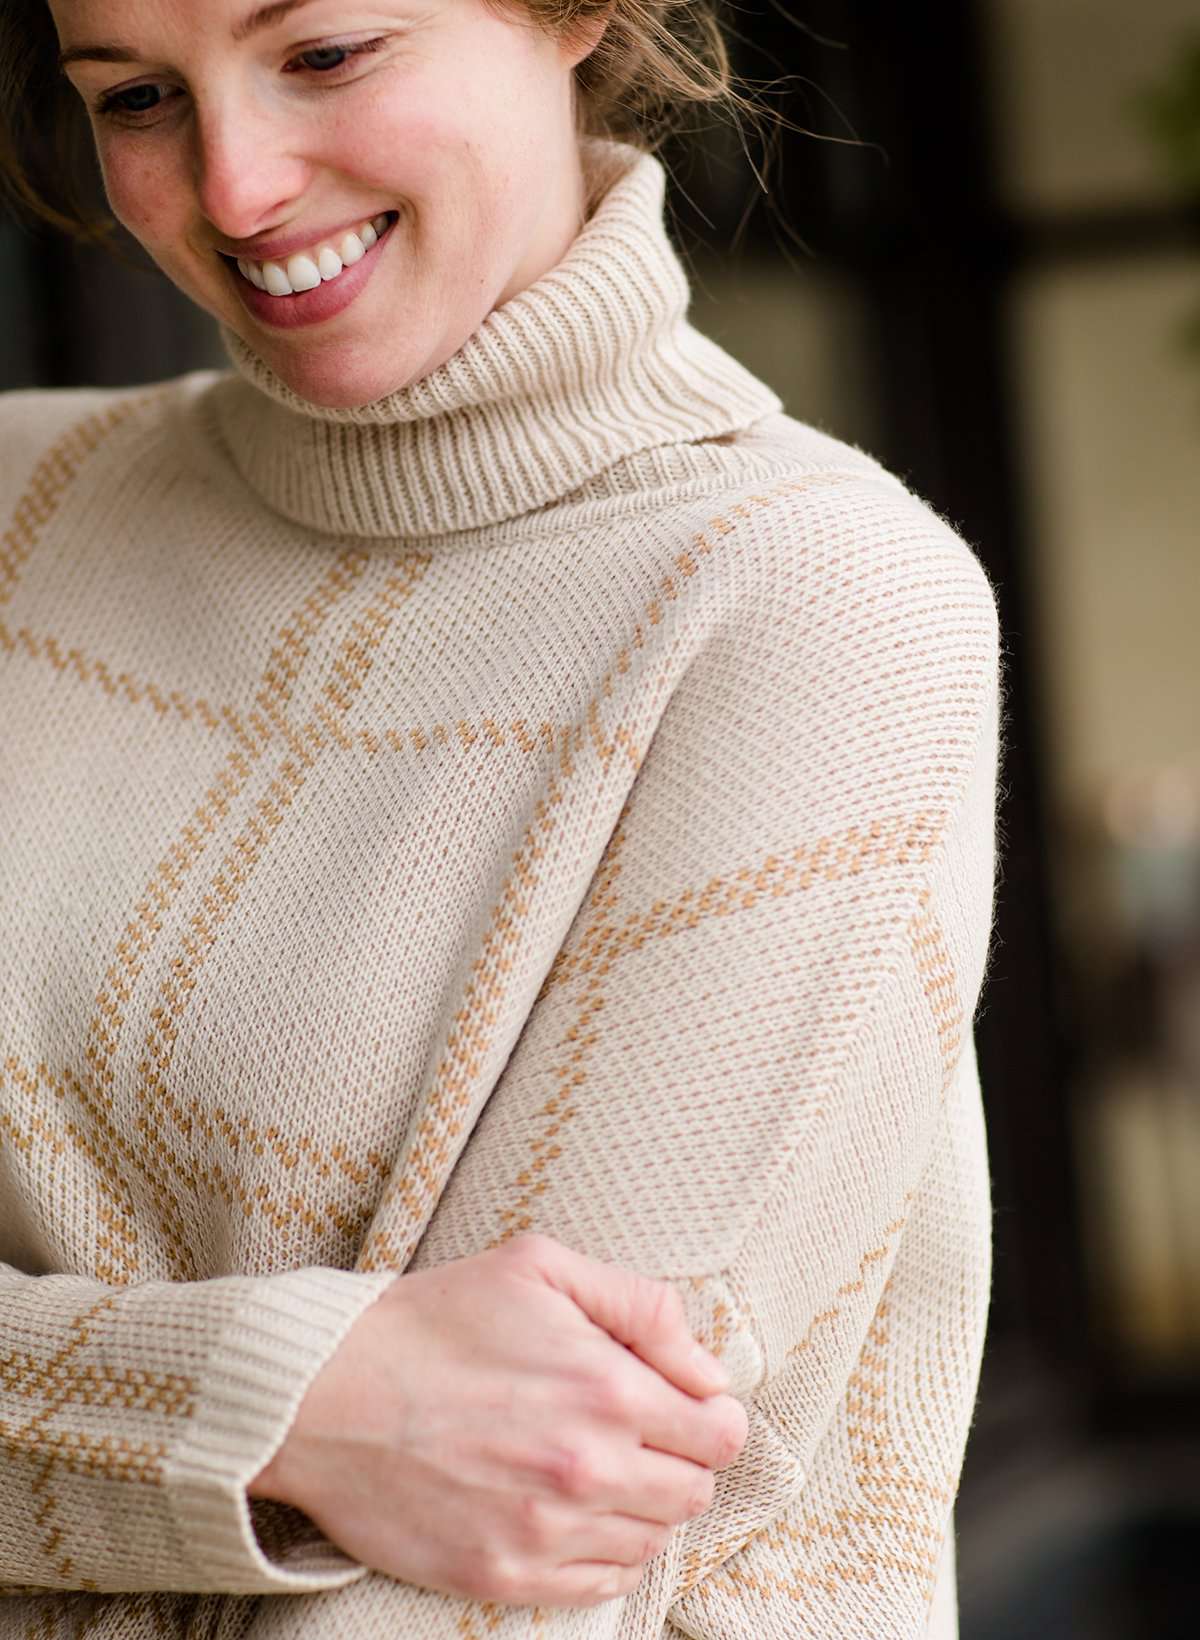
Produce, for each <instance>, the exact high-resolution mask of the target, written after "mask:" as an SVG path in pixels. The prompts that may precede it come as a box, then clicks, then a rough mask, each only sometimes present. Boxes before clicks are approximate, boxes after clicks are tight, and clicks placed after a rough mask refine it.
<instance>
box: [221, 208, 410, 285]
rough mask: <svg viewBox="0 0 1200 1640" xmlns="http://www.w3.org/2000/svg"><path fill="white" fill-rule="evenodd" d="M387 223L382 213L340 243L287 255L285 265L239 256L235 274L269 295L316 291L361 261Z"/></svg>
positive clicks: (347, 234)
mask: <svg viewBox="0 0 1200 1640" xmlns="http://www.w3.org/2000/svg"><path fill="white" fill-rule="evenodd" d="M388 222H389V217H388V214H387V212H386V211H381V212H380V214H379V215H378V216H376V217H372V218H371V220H370V221H369V222H364V223H362V224H361V226H360V227H359V229H358V231H357V232H356V233H355V232H351V233H346V234H343V235H342V237H341V240H340V241H338V242H336V243H334V244H325V245H320V246H318V247H316V248H315V249H314V250H312V251H300V252H298V253H297V254H296V255H295V256H289V257H288V259H287V261H286V263H280V262H252V261H251V260H250V259H249V257H244V256H242V257H239V258H238V261H237V266H238V272H239V273H240V274H241V276H242V278H243V279H248V280H249V281H250V283H251V284H252V285H256V286H257V287H258V289H259V290H265V291H267V292H268V293H269V294H270V295H271V296H292V295H294V294H295V293H296V292H298V291H302V290H315V289H316V287H317V286H318V285H319V284H321V283H322V281H327V280H330V279H336V278H337V276H338V274H339V273H341V271H342V269H343V268H348V267H352V266H353V265H354V263H355V262H361V261H362V259H363V257H364V256H365V255H366V254H367V252H368V251H369V250H370V249H371V247H372V246H373V245H375V244H376V243H377V242H378V240H379V236H380V235H381V234H382V233H383V231H384V229H385V228H386V227H387V226H388Z"/></svg>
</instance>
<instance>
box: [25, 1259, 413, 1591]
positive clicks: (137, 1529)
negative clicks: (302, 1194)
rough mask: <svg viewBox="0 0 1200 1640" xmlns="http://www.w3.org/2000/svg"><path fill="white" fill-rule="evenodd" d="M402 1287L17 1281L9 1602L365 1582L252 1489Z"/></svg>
mask: <svg viewBox="0 0 1200 1640" xmlns="http://www.w3.org/2000/svg"><path fill="white" fill-rule="evenodd" d="M393 1279H395V1278H394V1276H392V1275H389V1274H387V1273H379V1274H376V1275H369V1274H366V1273H363V1272H356V1271H345V1270H332V1269H324V1268H311V1269H303V1270H296V1271H288V1272H283V1273H280V1274H272V1275H267V1276H229V1277H221V1278H218V1279H214V1280H209V1281H195V1282H165V1281H163V1282H157V1281H150V1282H144V1283H139V1284H137V1285H131V1286H128V1287H112V1286H105V1285H103V1284H101V1283H100V1282H97V1281H93V1280H91V1279H88V1278H85V1277H82V1276H75V1275H42V1276H32V1275H27V1274H24V1273H23V1272H21V1271H18V1270H15V1269H13V1268H12V1267H11V1266H10V1265H6V1264H0V1478H2V1485H0V1593H7V1594H13V1593H16V1592H20V1591H21V1590H24V1591H26V1592H34V1591H41V1590H46V1589H76V1590H84V1589H90V1590H98V1591H116V1590H129V1591H132V1590H173V1591H221V1592H251V1591H262V1592H272V1593H279V1592H281V1591H286V1592H296V1591H310V1590H317V1589H329V1588H334V1587H338V1586H340V1585H342V1584H345V1583H347V1582H351V1581H353V1580H354V1579H356V1578H359V1577H361V1576H363V1575H364V1568H363V1567H361V1566H359V1565H358V1564H357V1563H356V1562H354V1561H352V1560H350V1559H348V1558H347V1557H346V1556H345V1555H343V1554H342V1553H341V1552H340V1551H339V1550H337V1549H336V1548H335V1547H334V1546H333V1545H332V1544H331V1543H329V1541H328V1540H327V1539H325V1538H324V1537H323V1535H321V1534H319V1533H318V1532H317V1531H316V1528H315V1527H314V1526H313V1525H312V1523H311V1522H309V1521H308V1520H307V1518H306V1517H305V1516H303V1515H301V1514H299V1512H298V1511H283V1510H282V1509H280V1507H279V1506H277V1505H273V1504H268V1505H266V1506H264V1505H262V1504H260V1503H258V1502H257V1501H256V1502H254V1503H253V1504H252V1503H250V1502H249V1500H248V1498H247V1495H246V1490H245V1488H246V1484H247V1483H248V1482H249V1481H250V1480H251V1479H252V1478H253V1477H254V1476H255V1475H256V1474H257V1473H258V1471H259V1470H260V1469H261V1468H262V1466H263V1465H264V1464H265V1463H266V1462H267V1461H268V1460H269V1458H270V1457H271V1456H272V1455H273V1454H274V1452H275V1450H276V1448H277V1447H278V1446H279V1445H280V1444H281V1442H282V1440H283V1438H284V1435H285V1434H286V1432H287V1429H288V1426H289V1425H290V1423H291V1420H292V1417H293V1416H294V1413H295V1411H296V1409H297V1407H298V1406H299V1404H300V1401H301V1399H302V1398H303V1395H304V1392H305V1390H306V1389H307V1387H308V1385H309V1383H310V1382H311V1380H312V1379H313V1378H314V1377H315V1376H316V1374H317V1372H318V1371H319V1370H320V1368H321V1366H322V1365H323V1364H324V1362H325V1361H326V1360H327V1359H328V1357H329V1356H330V1355H331V1354H332V1353H333V1351H334V1349H335V1348H336V1347H337V1345H338V1344H339V1342H340V1341H341V1339H342V1337H343V1336H344V1334H345V1333H346V1332H347V1330H348V1329H349V1327H350V1326H351V1324H352V1323H353V1322H354V1321H355V1320H356V1319H357V1317H358V1316H359V1314H360V1313H361V1312H362V1311H363V1310H364V1309H365V1308H366V1307H367V1305H368V1304H370V1303H371V1302H373V1300H374V1299H375V1298H376V1297H378V1296H379V1294H380V1293H381V1292H382V1291H383V1290H384V1288H385V1287H386V1286H387V1285H388V1284H389V1282H390V1281H391V1280H393ZM256 1527H257V1528H259V1530H257V1531H256ZM267 1545H269V1548H268V1547H267ZM14 1586H15V1587H14Z"/></svg>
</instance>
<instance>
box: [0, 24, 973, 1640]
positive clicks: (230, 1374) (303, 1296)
mask: <svg viewBox="0 0 1200 1640" xmlns="http://www.w3.org/2000/svg"><path fill="white" fill-rule="evenodd" d="M689 41H690V42H691V44H688V42H689ZM60 61H61V68H60ZM737 97H738V93H737V92H736V91H735V90H734V89H733V88H732V87H731V86H730V85H729V82H728V75H727V69H726V63H725V56H724V48H723V47H722V45H721V42H720V35H719V33H718V32H717V31H716V28H715V25H714V23H713V21H712V18H711V16H710V15H709V14H708V13H707V12H706V11H704V10H703V9H700V8H698V7H696V6H693V5H691V4H688V3H685V0H678V3H675V0H603V3H601V0H552V3H549V4H539V3H537V0H529V3H528V4H525V3H521V4H518V3H517V0H506V4H505V6H504V7H503V8H500V7H498V6H497V5H496V4H494V3H490V0H489V3H486V4H485V3H484V0H304V3H296V4H291V5H273V6H269V7H266V8H259V9H258V10H257V11H251V10H249V9H248V8H247V5H246V0H50V4H49V5H48V6H43V5H42V4H41V3H40V0H36V3H35V0H6V4H5V7H4V10H3V12H0V163H2V168H3V171H4V174H5V176H6V177H7V180H8V183H9V185H10V188H11V190H12V191H13V193H14V194H15V195H16V196H17V197H18V198H19V200H21V201H22V202H23V203H24V205H25V206H26V207H28V208H30V209H36V210H38V211H41V212H42V213H43V214H44V215H47V216H48V217H49V218H50V220H53V221H56V222H59V223H60V224H61V225H67V224H69V223H71V222H73V221H74V220H75V219H74V218H73V217H72V214H71V211H70V208H69V206H68V204H67V203H65V198H66V196H65V195H64V194H63V193H62V192H61V191H60V189H59V184H60V183H62V184H65V182H66V173H65V170H64V171H62V172H61V174H60V170H59V169H58V168H56V167H55V166H53V165H50V166H49V167H48V166H47V143H49V145H50V147H51V148H52V147H53V144H54V143H55V142H58V141H60V140H65V135H66V131H67V129H68V124H69V118H70V119H75V118H77V117H79V116H80V115H81V116H82V118H83V120H84V129H85V130H86V131H87V132H89V133H90V138H91V140H92V142H93V143H94V148H95V153H96V156H97V158H98V160H99V165H100V169H101V173H102V176H103V182H104V188H105V191H106V194H107V199H108V203H109V205H110V207H111V209H112V212H113V213H114V216H115V217H116V218H117V219H118V220H119V221H120V222H121V223H123V224H124V225H125V227H126V228H127V229H128V230H129V231H130V232H131V233H132V234H133V235H134V236H135V238H136V239H137V240H138V241H140V243H141V244H142V245H143V246H144V247H145V248H146V250H147V251H148V252H149V254H150V255H151V256H152V257H153V258H154V260H155V261H156V262H157V263H158V265H159V267H160V268H161V269H162V271H163V272H164V273H165V274H166V276H167V277H168V278H169V279H171V280H172V281H174V283H175V284H176V285H178V286H179V288H180V289H181V290H182V291H184V292H185V293H186V294H187V295H188V296H189V297H190V298H191V299H192V300H193V301H194V302H195V303H196V304H197V305H198V306H199V307H200V308H202V309H204V310H205V311H206V312H207V313H209V314H210V315H212V317H213V318H214V319H215V321H216V322H217V324H218V326H219V327H220V331H221V335H222V337H223V340H224V342H225V345H226V348H227V351H228V354H229V359H230V363H231V366H232V368H230V369H222V370H203V371H194V372H191V373H189V374H187V375H184V376H181V377H178V378H175V379H170V380H166V381H161V382H158V383H155V384H153V385H152V386H151V387H149V388H138V389H123V390H119V391H99V390H92V389H63V390H59V391H53V392H49V391H46V392H43V391H33V392H25V393H11V394H5V395H0V448H2V450H3V461H2V463H0V674H2V676H0V685H2V687H3V690H4V698H5V702H6V711H5V713H4V714H3V715H2V718H0V837H3V839H4V850H3V853H2V855H0V928H3V930H4V938H3V940H2V941H0V1205H2V1209H3V1210H2V1211H0V1596H3V1598H0V1640H18V1637H20V1640H26V1637H28V1636H30V1635H37V1636H39V1637H44V1640H66V1637H67V1636H72V1637H78V1636H81V1635H84V1634H86V1635H87V1636H88V1640H110V1637H111V1640H115V1637H121V1636H125V1637H129V1640H139V1637H146V1640H148V1637H149V1636H151V1635H170V1636H179V1637H181V1640H182V1637H188V1640H201V1637H204V1640H332V1637H334V1636H343V1635H353V1636H355V1637H356V1640H395V1637H397V1636H403V1637H405V1640H463V1637H464V1636H470V1635H481V1634H484V1633H486V1634H487V1635H489V1636H490V1637H491V1640H528V1636H530V1635H531V1634H533V1633H536V1634H537V1635H538V1636H539V1637H540V1640H674V1637H676V1636H679V1635H680V1634H687V1635H690V1636H693V1637H696V1640H734V1637H736V1640H762V1637H764V1636H777V1637H782V1636H785V1635H787V1636H790V1635H806V1636H812V1637H814V1640H815V1637H818V1636H819V1637H821V1640H829V1637H834V1636H847V1637H849V1636H859V1635H879V1636H886V1637H887V1640H950V1637H951V1636H953V1634H954V1628H955V1616H954V1555H953V1515H952V1510H953V1503H954V1496H955V1489H956V1486H957V1480H958V1474H959V1469H960V1466H961V1463H962V1457H963V1448H964V1443H965V1441H966V1436H967V1430H968V1426H969V1424H970V1418H971V1409H972V1403H973V1398H974V1393H975V1384H976V1378H977V1374H978V1369H979V1362H980V1352H981V1349H982V1342H983V1329H984V1318H985V1314H986V1307H987V1292H988V1248H989V1241H988V1224H989V1209H988V1181H987V1166H986V1156H985V1150H984V1141H983V1127H982V1116H981V1105H980V1092H979V1084H978V1077H977V1073H976V1068H975V1056H974V1049H973V1042H972V1036H971V1022H972V1018H973V1013H974V1010H975V1007H976V1005H977V1002H978V998H979V994H980V988H981V985H982V981H983V973H984V967H985V963H986V958H987V952H988V941H989V934H990V926H991V904H992V888H993V878H994V867H995V843H994V803H995V791H996V780H997V762H998V756H999V735H1000V719H1001V710H1000V676H999V634H998V631H997V625H996V609H995V603H994V599H993V596H992V591H991V588H990V586H989V584H988V581H987V579H986V577H985V575H984V573H983V571H982V569H981V568H980V566H979V563H978V562H977V560H976V558H975V556H974V554H973V552H972V551H971V549H970V547H969V546H968V545H967V544H966V543H965V542H964V541H963V540H962V539H961V538H960V537H959V536H958V535H957V534H956V533H955V532H954V530H953V529H952V528H951V527H950V526H949V525H948V524H947V523H946V522H945V521H944V520H943V519H942V518H940V517H939V516H938V515H937V514H936V513H935V512H933V511H932V509H930V508H929V507H928V506H926V505H925V503H924V502H922V501H921V500H920V498H919V497H917V496H915V495H913V494H912V493H911V492H910V491H909V490H908V489H907V488H906V486H905V484H904V483H903V482H902V481H901V480H900V479H899V478H898V477H896V476H894V475H892V474H890V473H888V472H887V471H886V470H885V469H884V468H882V467H881V466H880V465H879V464H878V463H877V462H876V461H874V460H873V459H872V458H871V457H870V456H869V455H868V454H866V453H865V452H864V451H862V450H860V449H857V448H855V447H853V446H851V445H848V444H846V443H843V442H841V441H839V440H838V439H836V438H833V437H832V436H830V435H829V434H827V433H825V432H823V431H821V430H820V429H818V428H814V427H811V426H808V425H806V424H804V423H802V422H799V421H797V420H794V419H793V418H791V417H789V416H787V415H786V414H784V413H783V410H782V407H781V405H780V402H779V400H778V398H777V397H776V396H775V394H774V393H773V392H771V390H770V389H769V388H768V387H766V386H765V385H764V384H763V383H762V382H760V381H758V380H756V379H755V378H754V377H753V376H751V375H750V374H749V373H748V372H747V371H745V370H744V369H743V368H742V367H741V366H740V365H738V364H737V363H736V362H735V361H734V360H733V359H732V358H730V357H729V356H728V355H727V354H725V353H724V352H723V351H722V350H721V349H720V348H718V347H717V346H715V345H714V344H713V343H712V342H711V341H709V340H708V339H706V338H705V337H704V336H702V335H700V334H699V333H698V332H697V331H696V330H695V329H694V328H693V326H692V325H691V324H690V323H689V322H688V318H687V309H688V302H689V290H688V285H687V280H686V277H685V275H684V271H683V268H682V266H681V264H680V261H679V259H678V257H677V255H676V253H675V250H674V248H673V246H672V244H671V241H670V238H669V236H668V233H667V230H666V224H665V220H664V196H665V174H664V168H663V166H662V164H661V163H660V161H659V160H658V159H657V158H656V157H655V154H654V153H653V152H652V151H651V150H652V144H653V142H654V140H655V137H656V135H658V134H660V133H661V131H662V129H663V127H664V124H665V123H667V122H669V119H670V117H671V115H672V111H673V110H678V109H679V108H680V107H681V106H684V105H685V104H686V103H687V102H688V100H692V101H709V102H712V103H714V104H717V105H721V104H724V105H726V106H729V105H731V104H733V103H736V100H737ZM64 99H66V100H65V101H64ZM68 109H70V110H71V111H72V112H71V114H70V116H69V117H68V112H67V110H68ZM39 154H40V156H41V157H40V159H39ZM39 167H40V168H39ZM48 179H49V180H48ZM51 182H52V183H53V184H54V186H53V187H52V186H51V185H50V184H51ZM77 231H81V232H82V231H85V230H84V228H83V226H82V225H81V224H80V225H78V227H77ZM713 1355H716V1356H717V1357H719V1361H716V1362H714V1360H713ZM267 1596H270V1598H269V1599H268V1598H266V1597H267ZM530 1608H533V1610H532V1611H531V1610H530Z"/></svg>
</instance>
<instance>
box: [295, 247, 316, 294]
mask: <svg viewBox="0 0 1200 1640" xmlns="http://www.w3.org/2000/svg"><path fill="white" fill-rule="evenodd" d="M287 276H288V280H289V282H290V284H291V287H292V289H293V290H316V288H317V286H318V285H319V284H320V283H321V270H320V269H319V268H318V267H317V264H316V263H315V262H314V261H313V259H312V257H311V256H305V255H304V254H303V252H301V254H300V255H299V256H289V257H288V265H287Z"/></svg>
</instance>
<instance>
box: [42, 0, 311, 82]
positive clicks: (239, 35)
mask: <svg viewBox="0 0 1200 1640" xmlns="http://www.w3.org/2000/svg"><path fill="white" fill-rule="evenodd" d="M312 3H313V0H273V3H272V4H271V5H269V6H259V7H258V8H257V9H256V10H254V11H252V12H251V13H250V15H249V16H248V17H244V18H243V19H242V21H241V22H240V23H235V24H234V25H233V29H232V37H233V39H234V40H235V41H237V42H240V41H242V40H245V39H248V38H249V36H250V35H252V34H257V33H258V32H259V31H260V30H261V29H265V28H271V27H273V26H274V24H276V23H282V21H283V19H284V18H285V17H286V16H287V15H288V14H289V13H290V12H293V11H297V10H299V8H300V7H301V6H310V5H312ZM81 58H86V59H88V60H89V61H90V62H94V63H139V62H141V61H142V58H141V56H140V54H139V53H138V52H136V51H135V50H134V48H133V47H132V46H123V45H117V44H115V43H111V42H110V43H108V44H105V45H89V46H69V47H68V48H67V49H66V50H65V51H60V52H59V54H58V66H59V68H60V69H61V68H66V66H67V64H68V63H77V62H79V61H80V59H81Z"/></svg>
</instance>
